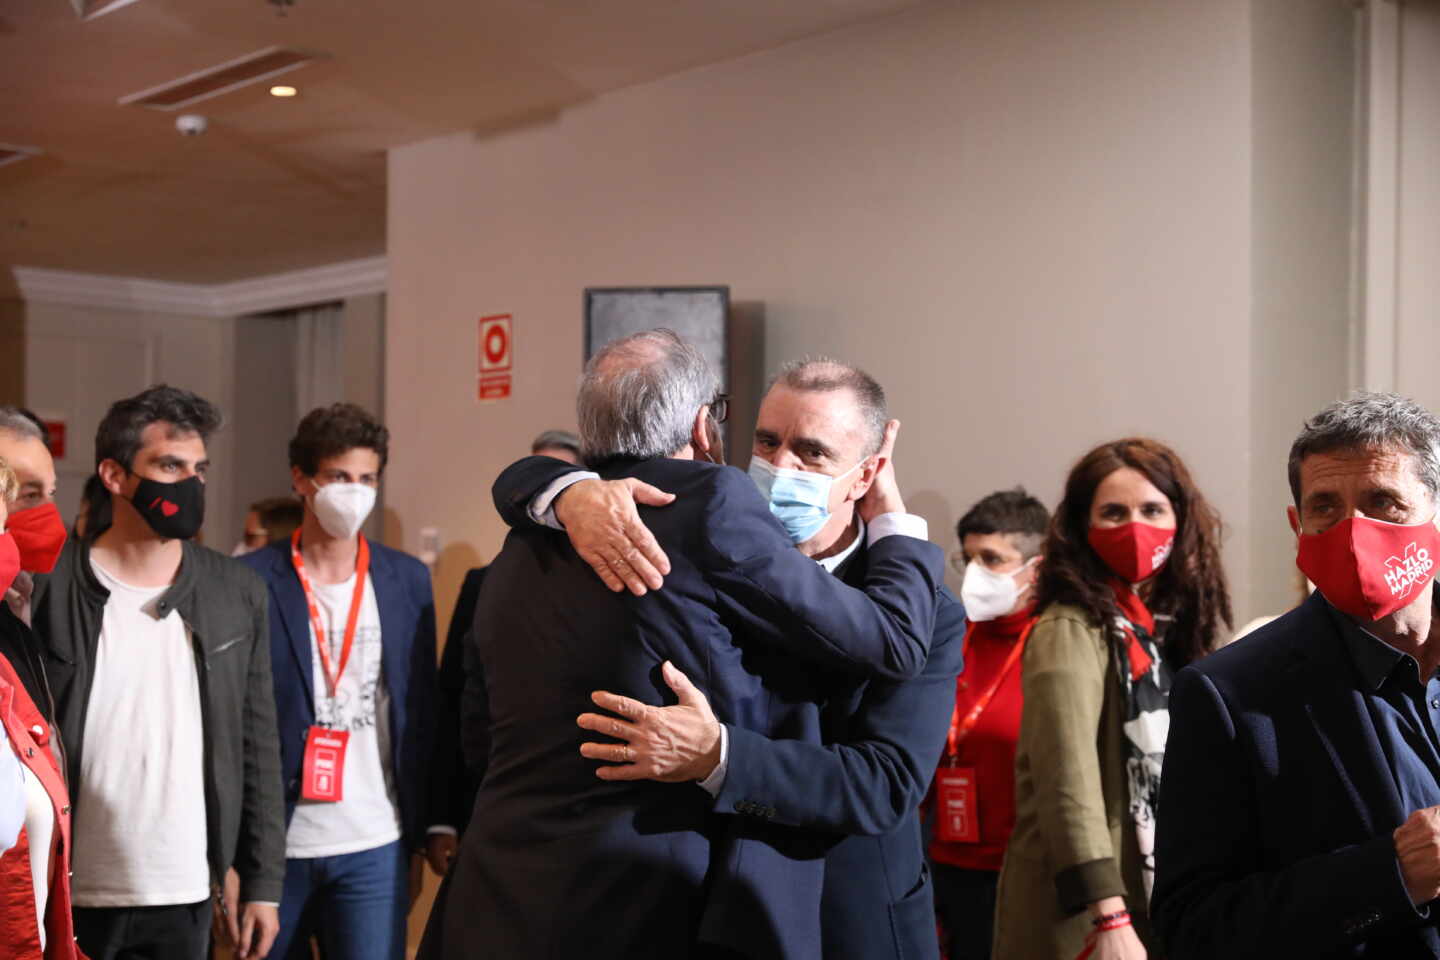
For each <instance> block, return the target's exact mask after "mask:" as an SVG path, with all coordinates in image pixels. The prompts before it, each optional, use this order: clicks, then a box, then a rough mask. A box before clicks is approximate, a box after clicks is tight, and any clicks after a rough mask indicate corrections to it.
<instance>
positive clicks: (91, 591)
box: [32, 386, 284, 960]
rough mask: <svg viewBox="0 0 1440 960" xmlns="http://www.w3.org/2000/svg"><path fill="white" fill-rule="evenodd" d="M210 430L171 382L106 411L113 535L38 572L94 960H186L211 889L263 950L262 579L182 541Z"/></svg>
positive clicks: (79, 898)
mask: <svg viewBox="0 0 1440 960" xmlns="http://www.w3.org/2000/svg"><path fill="white" fill-rule="evenodd" d="M219 425H220V414H219V411H218V410H216V409H215V407H214V406H212V405H211V404H210V403H209V402H208V401H206V400H205V399H203V398H202V397H199V396H196V395H195V394H193V393H190V392H188V391H185V390H179V389H176V388H174V387H167V386H157V387H151V388H150V389H148V390H146V391H144V392H143V393H140V394H138V395H136V396H134V397H130V398H128V399H125V400H121V401H119V402H117V403H115V404H114V405H113V406H112V407H111V408H110V410H109V412H108V413H107V414H106V415H105V418H104V420H102V421H101V424H100V427H99V430H98V431H97V433H96V440H95V459H96V470H97V473H98V475H99V477H100V479H101V481H102V482H103V483H104V485H105V489H106V490H107V491H108V492H109V496H110V500H111V509H112V514H113V519H112V521H111V524H110V526H109V527H108V528H107V529H105V530H104V531H103V532H101V533H100V534H99V535H98V536H97V537H96V538H95V539H94V542H93V545H92V544H91V543H89V542H87V541H85V540H80V539H72V540H71V541H70V542H69V543H68V544H67V545H66V547H65V549H64V551H63V552H62V553H61V555H60V560H59V562H58V563H57V564H56V566H55V570H54V572H53V573H51V574H50V575H48V576H45V577H38V578H37V579H36V587H35V593H34V596H33V600H32V607H33V624H34V629H35V632H36V634H37V636H38V637H39V639H40V641H41V644H42V646H43V648H44V652H45V658H46V663H45V669H46V675H47V677H48V680H49V684H50V688H51V690H52V692H53V694H54V700H55V705H56V720H57V725H58V726H59V728H60V732H61V734H62V735H63V737H64V741H65V747H66V750H65V757H66V764H67V768H68V775H69V784H70V793H71V796H72V797H73V806H74V827H73V836H72V844H71V846H72V848H73V851H74V860H73V866H74V880H73V884H72V892H73V900H74V904H75V911H74V912H75V931H76V937H77V939H78V941H79V944H80V946H81V948H82V949H83V950H84V951H85V953H86V954H88V955H89V957H90V958H91V960H129V958H140V957H143V958H146V960H201V958H203V957H204V956H205V954H206V949H207V946H208V943H209V939H210V925H211V924H210V920H211V904H210V901H211V898H212V897H214V898H215V899H216V901H217V902H218V903H223V904H224V905H225V908H226V911H227V913H228V914H229V916H230V918H231V919H232V920H233V923H232V924H231V925H230V927H229V929H230V930H231V931H232V935H233V938H234V939H235V940H237V941H238V943H237V944H236V946H237V948H238V949H237V953H238V954H239V956H241V957H242V958H247V960H248V958H256V960H259V958H263V957H265V956H266V954H267V953H268V952H269V948H270V943H271V941H272V940H273V939H274V936H275V932H276V927H277V924H278V913H277V905H278V901H279V894H280V887H281V883H282V881H283V850H284V836H283V832H284V820H283V816H284V808H283V801H282V796H281V790H280V777H279V767H280V763H279V760H280V758H279V751H278V750H277V749H276V732H275V702H274V695H273V693H272V691H271V689H270V685H269V676H270V641H269V636H268V633H267V622H268V619H267V616H266V609H265V591H264V586H263V585H262V584H261V583H260V582H259V581H258V580H257V579H256V578H255V577H254V575H253V574H251V573H250V572H249V571H248V570H245V569H244V568H242V567H240V566H239V565H238V564H236V563H235V562H233V561H232V560H229V559H228V558H226V557H223V556H221V555H220V554H218V553H216V552H215V551H213V550H207V549H205V548H204V547H200V546H197V545H196V544H195V543H194V542H192V538H193V537H194V536H195V535H196V533H198V532H199V529H200V525H201V523H202V521H203V519H204V507H205V474H206V472H207V470H208V468H209V465H210V461H209V458H208V455H207V453H206V447H205V444H206V440H207V438H208V437H209V435H210V434H211V433H212V432H213V431H214V430H215V429H217V428H218V427H219ZM227 874H230V875H233V876H234V878H235V881H236V883H235V885H234V899H233V900H230V899H226V898H224V897H223V895H222V884H223V883H224V880H225V877H226V875H227Z"/></svg>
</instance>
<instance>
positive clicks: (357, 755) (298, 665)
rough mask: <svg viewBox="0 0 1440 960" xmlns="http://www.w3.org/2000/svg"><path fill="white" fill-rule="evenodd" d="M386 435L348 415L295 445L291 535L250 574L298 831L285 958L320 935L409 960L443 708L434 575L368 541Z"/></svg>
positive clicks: (257, 559) (358, 951) (285, 909)
mask: <svg viewBox="0 0 1440 960" xmlns="http://www.w3.org/2000/svg"><path fill="white" fill-rule="evenodd" d="M388 451H389V433H388V431H387V430H386V429H385V427H384V426H382V425H381V424H380V423H379V422H378V421H376V420H375V419H374V418H373V417H372V416H371V415H370V414H369V413H367V412H366V411H364V410H362V409H361V408H359V407H357V406H354V405H353V404H335V405H333V406H329V407H321V408H318V409H316V410H313V411H311V412H310V413H309V414H308V415H307V416H306V417H305V418H304V419H303V420H301V422H300V426H299V428H298V429H297V431H296V434H295V437H294V439H292V440H291V442H290V464H291V474H292V477H291V480H292V483H293V485H294V489H295V492H296V493H297V494H299V496H300V498H301V500H302V501H303V502H304V507H305V518H304V521H303V523H302V525H301V527H300V530H299V531H297V532H296V534H295V536H294V537H293V538H292V539H291V540H290V541H287V542H282V543H274V544H271V545H270V546H268V547H265V548H264V549H261V550H258V551H256V552H255V553H251V554H248V555H246V556H245V557H244V558H243V559H242V561H241V562H243V563H245V564H246V565H248V566H249V567H251V569H253V570H255V571H256V572H257V573H259V574H260V576H261V577H263V578H264V579H265V581H266V583H267V584H268V586H269V591H270V616H271V660H272V663H273V670H274V681H275V701H276V706H277V710H278V714H279V718H280V744H281V755H282V764H283V768H284V781H285V800H286V810H287V813H288V815H289V827H288V830H287V832H286V840H285V855H286V866H285V890H284V894H283V895H282V897H281V901H280V918H281V923H280V937H279V939H278V940H277V941H276V952H277V956H285V955H286V952H288V951H291V950H292V946H293V945H295V944H301V945H302V946H301V949H302V950H303V943H304V941H305V939H306V938H308V937H309V936H310V935H312V934H313V935H316V936H318V937H319V938H320V941H321V943H322V944H323V946H324V952H325V956H326V960H401V958H403V957H404V954H405V919H406V915H407V913H408V912H409V908H410V894H409V888H410V884H409V877H410V872H411V860H412V857H413V856H414V854H415V853H416V852H417V851H419V850H420V849H421V848H422V846H423V843H424V826H425V825H424V824H423V822H422V820H423V811H424V809H425V805H424V798H423V796H422V788H423V786H424V784H425V776H424V772H425V768H426V765H427V764H428V763H429V762H430V753H431V744H432V739H433V733H434V703H435V606H434V600H433V599H432V595H431V588H430V576H429V572H428V571H427V570H426V569H425V567H424V565H423V564H421V563H420V561H419V560H416V559H415V558H414V557H411V556H409V555H408V554H404V553H400V552H399V551H396V550H390V549H387V548H386V547H384V546H381V545H380V544H378V543H371V542H370V541H369V540H367V539H366V538H365V537H364V536H362V535H361V533H360V529H361V527H362V525H363V524H364V523H365V521H366V519H367V518H368V517H369V515H370V513H371V511H372V510H373V508H374V505H375V495H376V490H377V488H378V487H379V484H380V476H381V474H382V472H383V471H384V469H385V462H386V457H387V455H388Z"/></svg>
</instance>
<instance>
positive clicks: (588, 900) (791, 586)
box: [421, 458, 942, 960]
mask: <svg viewBox="0 0 1440 960" xmlns="http://www.w3.org/2000/svg"><path fill="white" fill-rule="evenodd" d="M541 459H543V458H541ZM602 473H604V474H605V475H606V476H610V477H621V476H634V477H637V478H639V479H642V480H644V481H646V482H649V483H652V484H655V485H656V486H659V487H661V488H662V489H665V490H669V491H671V492H673V493H675V494H677V499H676V501H675V503H673V504H672V505H670V506H668V507H664V508H642V515H643V516H644V518H645V521H646V523H647V525H648V526H649V527H650V529H651V530H652V531H653V532H654V533H655V536H656V538H657V539H658V540H659V542H660V544H661V545H662V547H663V548H664V549H665V550H666V552H667V554H668V555H669V557H670V559H671V565H672V569H671V573H670V575H669V576H668V577H667V578H666V584H665V589H663V590H659V591H654V592H651V593H648V594H647V595H646V596H644V597H638V598H637V597H634V596H631V595H630V594H628V593H621V594H617V593H612V592H610V591H609V590H607V589H606V588H605V586H604V585H603V584H602V583H601V582H600V580H599V578H598V577H596V576H595V574H594V572H593V571H592V570H591V569H590V567H589V566H588V565H587V564H586V563H585V562H584V561H583V560H581V559H580V558H579V557H578V556H577V555H576V554H575V552H574V550H573V549H572V548H571V546H570V543H569V540H568V539H567V538H566V537H565V535H564V534H562V533H557V532H554V531H549V530H544V529H536V528H534V526H533V525H531V526H529V527H528V528H522V529H517V530H515V531H513V532H512V533H511V534H510V536H509V538H508V539H507V540H506V543H505V547H504V549H503V550H502V551H501V552H500V555H499V556H498V557H496V559H495V561H494V562H493V563H492V564H491V565H490V568H489V570H488V572H487V574H486V579H485V588H484V590H483V591H481V595H480V603H479V608H478V611H477V615H476V621H475V629H474V633H473V644H474V646H475V648H476V649H477V652H478V654H479V660H480V663H481V666H482V668H483V681H482V682H483V685H484V693H485V697H486V699H487V700H488V709H489V715H488V718H486V717H481V716H477V715H476V713H475V711H474V710H472V709H471V704H472V703H473V702H474V701H473V700H472V698H471V695H470V690H469V688H470V686H471V682H470V681H472V680H474V679H475V678H474V677H473V676H471V677H467V692H466V703H467V708H466V712H465V719H464V722H465V723H466V724H467V725H470V724H473V723H477V722H488V724H489V728H490V731H491V749H490V756H489V764H488V768H487V770H486V774H485V780H484V783H483V784H482V786H481V788H480V793H479V796H478V797H477V799H476V803H475V810H474V818H473V819H472V821H471V824H470V827H469V829H468V830H467V832H466V834H465V836H464V838H463V839H462V841H461V845H460V853H459V856H458V858H457V860H456V862H455V865H454V867H453V868H452V870H451V873H450V875H449V877H448V878H447V881H446V883H445V886H444V889H443V890H442V893H441V896H440V897H439V898H438V900H437V906H436V909H435V911H434V912H433V913H432V915H431V919H430V923H429V926H428V927H427V929H426V934H425V940H424V943H423V944H422V947H421V956H422V957H424V958H451V957H471V956H474V957H537V958H567V960H568V958H571V957H580V956H583V957H586V958H587V960H606V958H615V960H620V958H633V957H662V956H663V957H667V958H668V957H676V958H683V957H690V956H698V955H700V954H698V953H697V952H695V951H696V945H697V943H705V944H719V945H721V946H725V947H730V948H731V949H735V941H737V940H738V941H740V942H743V943H757V944H761V945H762V946H761V948H760V949H758V950H744V951H742V952H743V953H744V954H745V955H749V956H757V957H776V958H787V960H788V958H811V957H818V956H819V941H820V931H819V906H820V886H821V882H822V878H823V876H822V875H823V856H824V849H823V846H822V845H820V844H817V843H815V842H813V841H811V842H799V841H797V839H796V838H795V837H794V836H793V835H794V834H796V833H797V832H796V831H789V830H784V829H782V828H779V827H777V826H776V825H775V824H773V823H770V822H767V821H766V820H765V819H764V818H746V820H745V821H743V822H742V821H741V819H740V818H736V817H720V816H717V815H716V814H714V812H713V809H712V807H713V801H712V800H711V798H710V797H709V796H707V795H706V794H705V792H704V791H703V790H701V789H699V787H697V786H695V785H673V784H661V783H650V782H645V781H628V782H620V781H616V782H611V781H605V780H601V779H599V778H598V777H596V775H595V768H596V766H597V764H596V762H595V761H592V760H587V759H585V758H584V757H582V756H581V755H580V752H579V747H580V744H581V743H583V742H585V741H586V740H589V739H593V738H594V736H595V735H594V734H591V733H588V732H586V731H584V730H581V729H580V728H579V727H577V726H576V725H575V718H576V716H577V715H578V714H580V713H582V712H584V711H585V710H587V709H591V708H592V706H593V705H592V704H591V703H590V700H589V696H590V693H591V692H592V691H594V690H597V689H607V690H612V691H615V692H617V693H621V694H624V695H626V696H630V697H633V698H635V699H638V700H641V701H643V702H646V703H650V704H657V705H658V704H664V703H673V702H674V699H675V698H674V696H673V694H672V693H671V691H670V690H669V688H668V686H666V684H665V683H664V681H663V680H662V679H661V678H660V672H659V667H660V664H661V663H662V662H663V661H665V660H670V661H671V662H673V663H674V664H675V666H676V667H678V668H679V669H680V670H681V671H683V672H684V673H686V675H688V676H689V677H691V678H692V679H693V680H694V681H695V683H696V684H697V685H698V686H700V687H701V688H702V689H705V690H706V691H707V692H708V693H709V694H710V699H711V702H712V704H713V706H714V709H715V711H716V714H717V715H718V716H720V717H722V718H723V719H725V720H726V721H727V722H731V723H736V724H739V725H742V726H745V727H747V728H750V729H756V730H760V731H762V732H764V733H765V734H766V735H768V736H775V737H793V738H799V739H804V740H808V741H809V742H812V743H817V744H818V743H819V742H820V724H819V713H818V708H816V707H815V702H816V701H817V700H818V698H819V696H820V695H819V693H818V690H817V683H818V680H819V678H820V674H821V671H820V670H818V669H816V668H814V667H797V666H794V665H795V664H798V663H799V661H797V660H796V656H797V655H807V656H809V657H810V658H811V659H812V662H816V663H824V664H826V665H828V666H829V667H830V668H832V669H836V670H841V671H846V672H849V673H853V674H857V675H863V674H865V673H869V672H872V671H875V670H880V671H883V672H889V673H891V674H893V675H896V676H897V677H902V676H906V675H908V674H907V672H906V671H913V670H918V669H919V668H921V667H923V665H924V663H925V660H926V657H927V655H928V649H929V643H930V638H931V635H932V633H933V630H934V608H935V594H936V591H937V590H938V589H939V583H940V576H941V567H942V563H941V554H940V551H939V549H938V548H936V547H935V546H934V545H932V544H927V543H923V542H921V541H917V540H914V539H911V538H907V537H892V538H887V539H886V540H885V541H882V542H881V543H880V544H877V545H876V547H875V549H874V550H872V558H871V562H870V564H869V565H868V566H869V570H868V575H867V577H866V578H865V584H866V587H867V590H868V591H869V593H870V596H871V597H873V598H875V599H873V600H872V599H867V597H866V595H865V594H862V593H861V592H859V591H857V590H853V589H851V588H849V587H846V586H845V585H844V584H843V583H840V582H839V581H837V580H836V578H834V577H831V576H830V575H829V574H827V573H825V571H824V570H822V569H821V568H820V567H818V566H817V565H816V564H815V562H814V561H813V560H809V559H807V558H805V557H804V556H802V555H801V554H800V553H799V552H798V551H796V550H795V549H794V546H793V544H792V543H791V542H790V540H789V538H788V537H787V536H786V535H785V532H784V530H783V529H782V528H781V527H780V525H779V524H778V523H777V522H776V521H775V519H774V518H773V517H772V516H771V515H770V512H769V509H768V507H767V505H766V503H765V501H764V499H763V498H762V497H761V496H760V495H759V492H758V491H757V490H756V488H755V484H754V482H753V481H751V480H750V478H749V477H747V476H746V475H745V474H744V473H741V472H740V471H738V470H735V469H732V468H723V467H716V466H714V465H711V464H705V463H697V462H695V461H689V460H670V459H656V460H647V461H616V462H614V463H612V464H610V465H608V466H607V467H605V468H604V469H603V470H602ZM511 479H512V480H513V475H512V478H511ZM504 480H505V478H504V477H502V481H504ZM533 489H534V488H533V487H532V488H531V490H532V491H533ZM528 501H529V497H528V496H519V497H517V498H516V499H515V500H514V502H515V503H516V504H520V505H522V506H521V507H520V509H522V510H523V504H525V503H528ZM780 661H783V662H785V663H787V664H791V665H792V666H790V667H789V668H788V669H787V670H785V671H784V672H780V671H771V670H770V669H768V666H769V665H770V664H771V663H772V662H780Z"/></svg>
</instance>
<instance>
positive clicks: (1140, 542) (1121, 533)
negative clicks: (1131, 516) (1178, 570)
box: [1089, 523, 1175, 583]
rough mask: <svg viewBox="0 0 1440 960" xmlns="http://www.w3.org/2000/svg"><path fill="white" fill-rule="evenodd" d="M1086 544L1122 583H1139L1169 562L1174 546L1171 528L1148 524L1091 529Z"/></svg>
mask: <svg viewBox="0 0 1440 960" xmlns="http://www.w3.org/2000/svg"><path fill="white" fill-rule="evenodd" d="M1089 540H1090V546H1091V547H1093V548H1094V550H1095V552H1096V553H1098V554H1099V555H1100V559H1101V560H1104V561H1105V566H1107V567H1109V568H1110V569H1111V570H1113V571H1114V572H1115V575H1116V576H1118V577H1119V578H1120V579H1122V580H1124V581H1125V582H1126V583H1139V582H1140V581H1141V580H1145V579H1148V578H1149V577H1150V576H1152V575H1153V574H1154V573H1155V571H1156V570H1159V569H1160V568H1161V567H1163V566H1165V561H1166V560H1168V559H1170V550H1171V548H1172V547H1174V546H1175V528H1174V527H1171V528H1168V529H1166V528H1164V527H1154V526H1151V525H1150V524H1148V523H1126V524H1122V525H1121V526H1118V527H1091V528H1090V537H1089Z"/></svg>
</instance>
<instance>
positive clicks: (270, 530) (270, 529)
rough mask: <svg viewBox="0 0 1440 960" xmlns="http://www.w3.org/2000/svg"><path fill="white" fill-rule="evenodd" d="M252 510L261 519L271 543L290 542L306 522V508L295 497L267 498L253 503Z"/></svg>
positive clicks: (261, 524)
mask: <svg viewBox="0 0 1440 960" xmlns="http://www.w3.org/2000/svg"><path fill="white" fill-rule="evenodd" d="M250 509H251V510H253V511H255V515H256V516H257V517H259V518H260V526H262V527H264V528H265V533H266V534H267V535H269V537H270V542H271V543H274V542H275V541H276V540H288V539H289V538H290V535H291V534H292V533H294V532H295V531H296V530H297V529H298V528H299V527H300V525H301V524H302V523H304V522H305V507H304V505H303V504H301V503H300V501H299V500H296V499H295V498H294V497H267V498H266V499H264V500H258V501H256V502H255V503H252V504H251V505H250Z"/></svg>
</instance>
